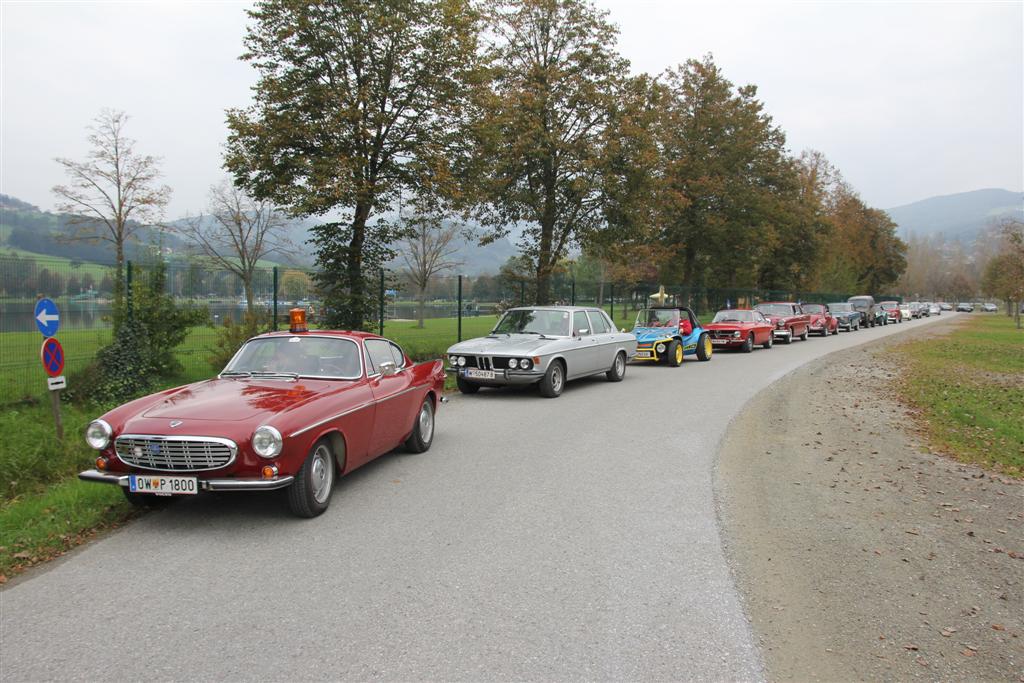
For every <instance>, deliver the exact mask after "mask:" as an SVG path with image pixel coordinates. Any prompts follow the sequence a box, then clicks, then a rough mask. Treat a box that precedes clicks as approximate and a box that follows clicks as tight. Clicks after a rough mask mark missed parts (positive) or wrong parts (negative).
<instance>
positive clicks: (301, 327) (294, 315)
mask: <svg viewBox="0 0 1024 683" xmlns="http://www.w3.org/2000/svg"><path fill="white" fill-rule="evenodd" d="M288 320H289V323H290V324H289V326H288V331H289V332H309V329H307V327H306V309H304V308H293V309H291V310H290V311H288Z"/></svg>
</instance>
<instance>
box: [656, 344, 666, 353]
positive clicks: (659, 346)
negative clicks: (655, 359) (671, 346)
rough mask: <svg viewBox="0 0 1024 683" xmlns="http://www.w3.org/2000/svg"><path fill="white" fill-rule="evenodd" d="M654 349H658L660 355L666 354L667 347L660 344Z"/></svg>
mask: <svg viewBox="0 0 1024 683" xmlns="http://www.w3.org/2000/svg"><path fill="white" fill-rule="evenodd" d="M654 348H656V349H657V350H658V353H665V345H664V344H658V345H657V346H655V347H654Z"/></svg>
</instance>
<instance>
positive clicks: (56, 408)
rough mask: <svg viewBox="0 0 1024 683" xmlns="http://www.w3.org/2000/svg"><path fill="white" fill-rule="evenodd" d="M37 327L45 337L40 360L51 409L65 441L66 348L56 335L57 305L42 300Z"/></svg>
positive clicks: (36, 314)
mask: <svg viewBox="0 0 1024 683" xmlns="http://www.w3.org/2000/svg"><path fill="white" fill-rule="evenodd" d="M35 319H36V327H37V328H39V332H40V333H41V334H42V335H43V337H44V339H43V346H42V348H41V349H39V360H40V361H42V363H43V370H45V371H46V376H47V380H46V388H47V389H48V391H49V394H50V408H51V409H52V410H53V421H54V424H56V425H57V440H58V441H64V422H63V420H62V419H61V416H60V390H61V389H63V388H65V387H66V386H67V380H66V379H65V378H64V375H63V374H61V373H63V372H64V347H62V346H61V345H60V342H59V341H57V339H56V337H54V335H55V334H57V330H58V329H59V328H60V311H58V310H57V304H55V303H53V301H51V300H50V299H40V300H39V301H37V302H36V309H35Z"/></svg>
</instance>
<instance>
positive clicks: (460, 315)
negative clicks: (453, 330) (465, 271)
mask: <svg viewBox="0 0 1024 683" xmlns="http://www.w3.org/2000/svg"><path fill="white" fill-rule="evenodd" d="M457 341H462V276H461V275H460V276H459V337H458V339H457Z"/></svg>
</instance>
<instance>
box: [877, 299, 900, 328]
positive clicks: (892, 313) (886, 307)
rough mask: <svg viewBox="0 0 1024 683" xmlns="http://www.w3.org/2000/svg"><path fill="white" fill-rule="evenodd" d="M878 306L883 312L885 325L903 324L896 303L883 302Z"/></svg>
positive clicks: (898, 305) (898, 306) (897, 303)
mask: <svg viewBox="0 0 1024 683" xmlns="http://www.w3.org/2000/svg"><path fill="white" fill-rule="evenodd" d="M878 306H879V308H881V309H882V310H883V311H885V317H886V323H901V322H903V314H902V313H901V312H900V304H899V302H898V301H883V302H881V303H880V304H878Z"/></svg>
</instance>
